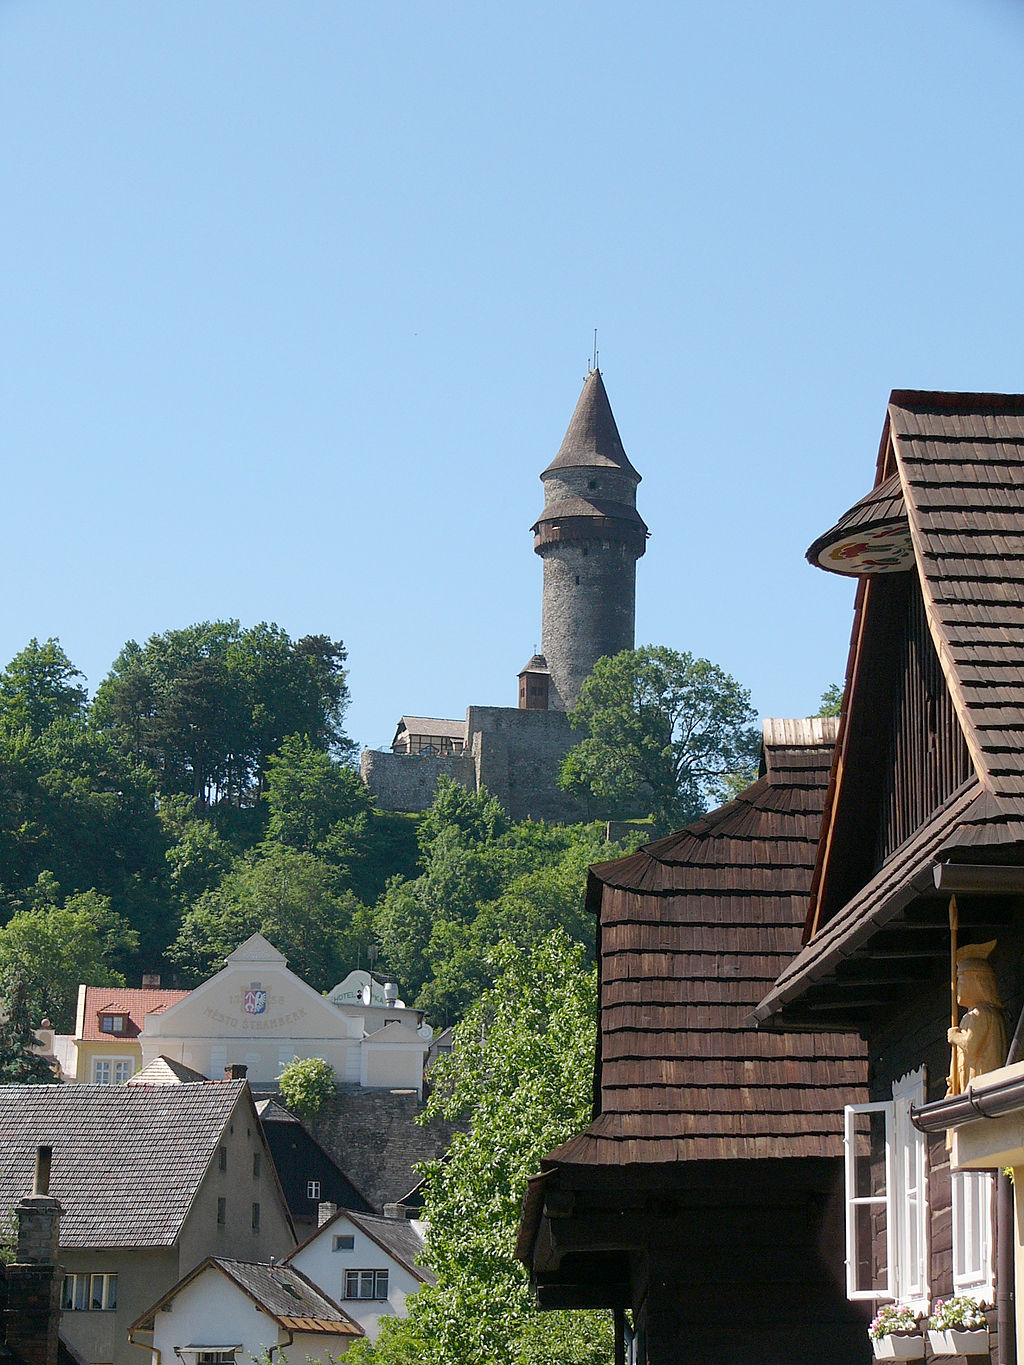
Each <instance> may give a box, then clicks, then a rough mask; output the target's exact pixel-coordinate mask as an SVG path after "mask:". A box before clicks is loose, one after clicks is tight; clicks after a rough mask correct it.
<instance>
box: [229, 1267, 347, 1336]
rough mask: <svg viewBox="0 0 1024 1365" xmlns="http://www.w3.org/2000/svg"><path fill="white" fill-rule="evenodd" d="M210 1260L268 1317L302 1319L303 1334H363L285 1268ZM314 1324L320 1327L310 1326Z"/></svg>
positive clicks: (330, 1301) (335, 1306)
mask: <svg viewBox="0 0 1024 1365" xmlns="http://www.w3.org/2000/svg"><path fill="white" fill-rule="evenodd" d="M211 1260H212V1262H213V1264H214V1265H215V1266H217V1267H219V1269H221V1270H223V1272H224V1273H225V1275H227V1276H229V1277H230V1278H231V1279H232V1280H234V1282H235V1284H237V1285H238V1287H239V1288H240V1289H244V1290H245V1292H246V1293H247V1294H249V1295H251V1297H252V1298H254V1299H255V1300H256V1302H257V1303H258V1304H259V1305H260V1306H261V1307H262V1308H264V1309H265V1310H266V1311H267V1312H268V1313H269V1314H270V1315H271V1316H272V1317H275V1318H277V1319H279V1320H280V1319H284V1320H286V1321H287V1322H291V1321H292V1320H294V1319H295V1318H304V1319H306V1320H307V1326H306V1330H307V1331H325V1330H332V1331H338V1330H339V1329H340V1330H341V1331H343V1332H346V1333H347V1334H349V1335H351V1336H362V1335H363V1333H362V1329H361V1328H360V1327H359V1326H358V1324H357V1323H355V1322H353V1321H352V1319H351V1318H350V1317H349V1316H348V1314H347V1313H346V1312H345V1311H344V1309H343V1308H341V1307H340V1306H339V1305H338V1304H336V1303H335V1302H334V1300H333V1299H330V1298H328V1297H327V1295H326V1294H325V1293H324V1292H323V1291H322V1290H321V1289H318V1288H317V1286H316V1285H315V1284H314V1283H313V1282H312V1280H308V1279H307V1278H306V1276H305V1275H302V1274H300V1272H299V1271H298V1270H295V1269H293V1268H292V1267H291V1266H289V1265H283V1264H278V1265H267V1264H266V1263H265V1262H262V1261H231V1260H228V1259H227V1258H226V1257H223V1256H214V1257H211ZM314 1323H317V1324H322V1325H320V1326H314V1325H313V1324H314ZM328 1324H329V1327H328Z"/></svg>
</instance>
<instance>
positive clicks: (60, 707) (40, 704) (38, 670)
mask: <svg viewBox="0 0 1024 1365" xmlns="http://www.w3.org/2000/svg"><path fill="white" fill-rule="evenodd" d="M81 677H82V674H81V672H80V671H79V670H78V669H77V668H75V666H74V664H73V663H72V662H71V660H70V659H69V658H68V656H67V655H66V654H65V653H64V651H63V649H62V648H61V645H60V641H59V640H56V639H50V640H47V641H46V642H45V643H44V644H40V643H39V641H38V640H37V639H35V638H34V637H33V639H31V640H29V642H28V644H27V645H26V646H25V648H24V649H23V650H22V651H21V653H20V654H16V655H15V656H14V658H13V659H12V660H11V662H10V663H9V664H8V665H7V667H6V668H5V669H4V671H3V673H0V724H3V725H4V726H6V727H7V728H8V729H9V730H28V731H29V732H30V733H31V734H33V735H40V734H42V732H43V731H44V730H45V729H46V727H47V726H48V725H52V724H53V722H54V721H55V720H76V719H77V720H80V719H81V718H82V717H83V716H84V715H85V707H86V702H87V701H88V693H87V692H86V690H85V688H84V687H82V686H81V685H80V684H78V683H76V682H75V681H74V679H75V678H81Z"/></svg>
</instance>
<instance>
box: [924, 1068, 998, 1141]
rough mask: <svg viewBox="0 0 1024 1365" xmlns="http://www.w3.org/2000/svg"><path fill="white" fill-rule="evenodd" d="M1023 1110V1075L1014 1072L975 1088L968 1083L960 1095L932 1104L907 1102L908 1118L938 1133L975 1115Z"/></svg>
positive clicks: (984, 1116) (974, 1118)
mask: <svg viewBox="0 0 1024 1365" xmlns="http://www.w3.org/2000/svg"><path fill="white" fill-rule="evenodd" d="M1021 1110H1024V1076H1014V1077H1012V1078H1009V1079H1007V1080H1005V1081H1000V1082H998V1083H997V1084H995V1085H989V1086H984V1087H981V1088H979V1089H977V1090H975V1089H974V1087H973V1086H972V1085H969V1086H968V1087H967V1089H966V1090H965V1091H964V1093H963V1094H962V1095H950V1096H948V1097H947V1098H946V1099H943V1100H933V1101H932V1103H931V1104H922V1105H921V1106H920V1108H918V1107H917V1106H916V1105H911V1106H910V1119H911V1122H912V1123H913V1125H914V1127H915V1128H917V1129H919V1130H920V1132H922V1133H941V1132H944V1131H945V1130H946V1129H947V1128H959V1127H960V1126H961V1125H962V1124H965V1123H975V1122H976V1121H977V1120H978V1119H995V1118H999V1117H1000V1116H1001V1115H1003V1114H1014V1113H1019V1112H1020V1111H1021Z"/></svg>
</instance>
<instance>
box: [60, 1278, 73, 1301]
mask: <svg viewBox="0 0 1024 1365" xmlns="http://www.w3.org/2000/svg"><path fill="white" fill-rule="evenodd" d="M60 1306H61V1308H64V1309H71V1308H74V1306H75V1277H74V1275H65V1276H64V1283H63V1285H62V1286H61V1293H60Z"/></svg>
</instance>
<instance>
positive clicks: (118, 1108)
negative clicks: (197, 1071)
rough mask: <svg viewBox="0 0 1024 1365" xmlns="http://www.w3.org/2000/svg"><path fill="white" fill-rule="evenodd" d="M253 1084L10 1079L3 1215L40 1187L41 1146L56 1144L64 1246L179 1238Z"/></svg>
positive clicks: (0, 1198)
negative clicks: (37, 1172)
mask: <svg viewBox="0 0 1024 1365" xmlns="http://www.w3.org/2000/svg"><path fill="white" fill-rule="evenodd" d="M245 1088H246V1086H245V1082H244V1081H220V1082H206V1083H205V1084H203V1085H155V1086H148V1085H4V1086H0V1214H6V1212H7V1210H9V1209H12V1208H13V1207H14V1206H15V1204H17V1202H18V1200H19V1199H21V1198H22V1196H23V1195H26V1194H28V1193H30V1192H31V1189H32V1179H33V1171H34V1166H35V1155H36V1147H37V1146H40V1145H42V1144H48V1145H50V1146H51V1147H52V1148H53V1167H52V1173H51V1177H50V1194H51V1195H53V1196H54V1197H55V1198H57V1199H59V1200H60V1202H61V1205H62V1207H63V1214H62V1215H61V1224H60V1243H61V1246H63V1247H93V1248H99V1247H155V1246H171V1245H173V1243H174V1241H175V1240H176V1238H177V1236H178V1233H179V1231H180V1229H181V1225H182V1223H183V1222H184V1219H185V1215H186V1214H187V1213H188V1209H189V1206H190V1204H191V1202H192V1199H193V1196H194V1195H195V1192H196V1190H197V1189H198V1187H199V1184H200V1182H201V1180H202V1178H203V1176H204V1175H205V1173H206V1170H207V1168H208V1166H209V1164H210V1161H211V1159H212V1157H213V1154H214V1152H215V1151H216V1148H217V1144H218V1141H219V1140H220V1136H221V1134H222V1133H223V1131H224V1128H225V1125H226V1124H227V1122H228V1119H229V1117H230V1115H231V1113H232V1111H233V1110H234V1108H235V1105H236V1104H237V1103H238V1101H239V1099H240V1097H241V1096H242V1094H243V1092H244V1091H245Z"/></svg>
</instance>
